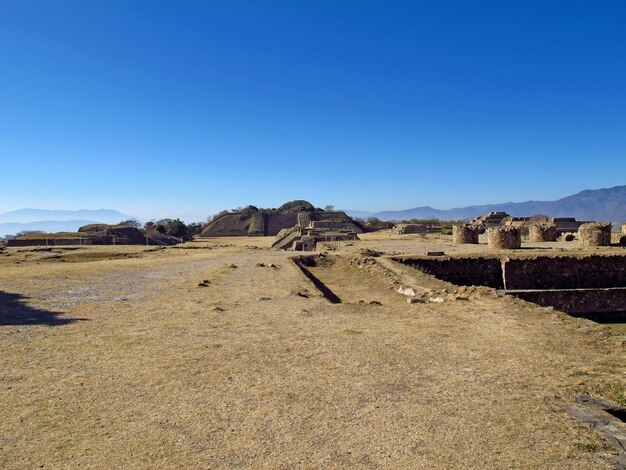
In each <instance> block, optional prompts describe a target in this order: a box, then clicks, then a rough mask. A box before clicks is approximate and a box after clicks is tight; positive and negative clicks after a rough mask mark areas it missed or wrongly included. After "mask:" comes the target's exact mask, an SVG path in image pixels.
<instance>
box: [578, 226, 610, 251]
mask: <svg viewBox="0 0 626 470" xmlns="http://www.w3.org/2000/svg"><path fill="white" fill-rule="evenodd" d="M578 242H579V243H580V244H581V245H582V246H609V245H611V223H610V222H592V223H588V224H582V225H581V226H580V228H579V229H578Z"/></svg>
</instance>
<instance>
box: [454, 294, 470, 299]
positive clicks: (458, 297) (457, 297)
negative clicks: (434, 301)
mask: <svg viewBox="0 0 626 470" xmlns="http://www.w3.org/2000/svg"><path fill="white" fill-rule="evenodd" d="M454 300H469V297H464V296H462V295H457V296H456V297H455V298H454Z"/></svg>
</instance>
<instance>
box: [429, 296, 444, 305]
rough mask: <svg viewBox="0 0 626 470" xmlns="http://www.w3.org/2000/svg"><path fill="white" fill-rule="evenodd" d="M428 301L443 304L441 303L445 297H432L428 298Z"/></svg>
mask: <svg viewBox="0 0 626 470" xmlns="http://www.w3.org/2000/svg"><path fill="white" fill-rule="evenodd" d="M428 301H429V302H433V303H436V304H441V303H443V302H444V299H443V297H431V298H429V299H428Z"/></svg>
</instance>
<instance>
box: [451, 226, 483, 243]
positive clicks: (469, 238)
mask: <svg viewBox="0 0 626 470" xmlns="http://www.w3.org/2000/svg"><path fill="white" fill-rule="evenodd" d="M452 243H456V244H477V243H478V227H476V226H475V225H472V224H462V225H453V226H452Z"/></svg>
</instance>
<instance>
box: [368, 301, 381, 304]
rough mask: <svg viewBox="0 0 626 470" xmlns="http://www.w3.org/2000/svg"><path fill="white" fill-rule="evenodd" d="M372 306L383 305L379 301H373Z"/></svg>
mask: <svg viewBox="0 0 626 470" xmlns="http://www.w3.org/2000/svg"><path fill="white" fill-rule="evenodd" d="M370 305H382V304H381V303H380V302H379V301H378V300H372V301H371V302H370Z"/></svg>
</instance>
